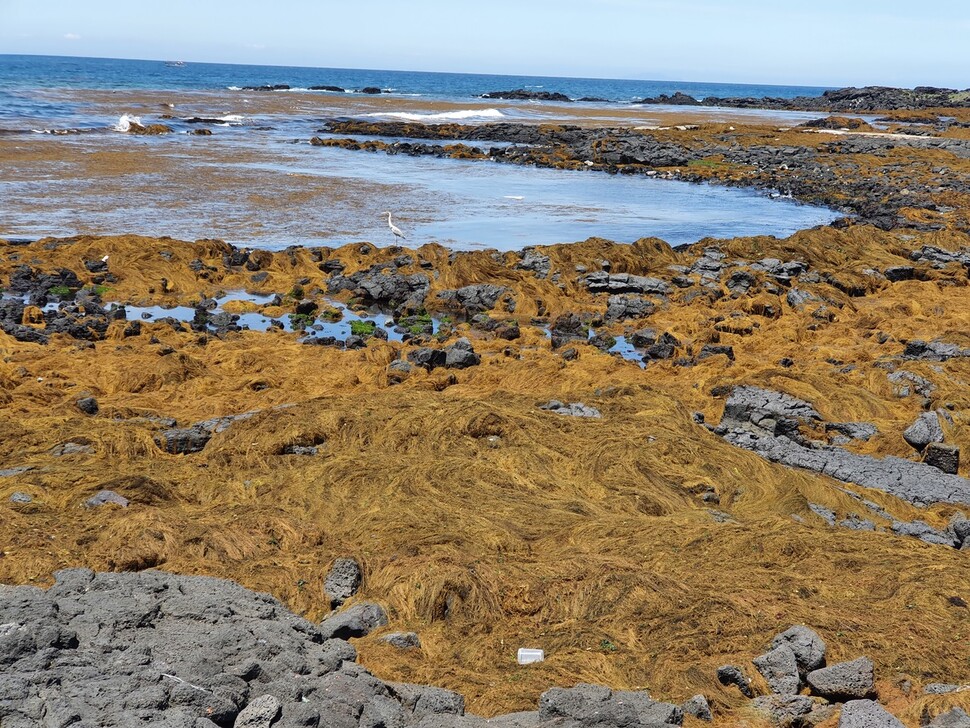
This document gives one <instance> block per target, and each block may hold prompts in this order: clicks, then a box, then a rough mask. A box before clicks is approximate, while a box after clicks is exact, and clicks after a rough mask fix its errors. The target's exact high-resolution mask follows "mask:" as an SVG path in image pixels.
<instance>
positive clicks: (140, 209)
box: [0, 55, 836, 250]
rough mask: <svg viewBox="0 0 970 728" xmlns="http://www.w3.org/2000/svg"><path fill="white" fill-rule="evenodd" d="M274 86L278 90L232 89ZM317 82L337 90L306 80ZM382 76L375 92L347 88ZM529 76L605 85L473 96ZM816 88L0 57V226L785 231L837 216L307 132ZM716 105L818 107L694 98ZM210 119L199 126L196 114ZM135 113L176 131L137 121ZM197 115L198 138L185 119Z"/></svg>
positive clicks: (248, 233) (736, 192)
mask: <svg viewBox="0 0 970 728" xmlns="http://www.w3.org/2000/svg"><path fill="white" fill-rule="evenodd" d="M277 85H286V86H289V87H290V88H289V89H286V90H282V89H281V90H277V91H263V90H251V89H246V88H245V87H247V86H248V87H260V86H277ZM312 86H328V87H333V88H337V89H340V90H337V91H310V90H309V89H310V87H312ZM368 87H372V88H377V89H380V90H381V91H382V93H378V94H368V93H361V89H364V88H368ZM518 88H524V89H527V90H533V91H549V92H557V93H562V94H565V95H567V96H568V97H570V98H573V99H581V98H587V99H592V98H596V99H602V100H601V101H585V102H575V103H547V102H541V101H499V100H494V99H482V98H480V96H481V95H482V94H484V93H487V92H491V91H503V90H510V89H518ZM824 90H825V89H824V88H814V87H801V86H756V85H739V84H719V83H699V82H668V81H632V80H617V79H582V78H551V77H532V76H494V75H480V74H457V73H421V72H409V71H381V70H359V69H332V68H300V67H283V66H247V65H233V64H214V63H184V64H176V63H175V61H174V59H173V61H169V62H164V61H143V60H118V59H96V58H64V57H48V56H11V55H0V153H2V156H0V164H2V165H3V168H4V174H3V178H2V179H0V194H2V198H0V235H2V236H6V237H17V238H31V237H40V236H45V235H76V234H111V233H123V232H132V233H142V234H150V235H170V236H173V237H179V238H185V239H197V238H202V237H219V238H222V239H225V240H227V241H229V242H233V243H235V244H239V245H248V246H254V247H266V248H274V249H275V248H281V247H285V246H286V245H292V244H304V245H339V244H343V243H347V242H357V241H361V240H367V241H370V242H373V243H375V244H377V245H387V244H392V243H393V238H392V236H390V235H389V231H388V229H387V227H386V222H385V220H384V219H383V217H382V216H381V212H382V211H384V210H386V209H392V210H393V211H394V213H395V219H396V220H397V221H398V224H399V225H401V226H402V227H404V228H405V231H406V232H407V233H408V234H409V244H413V245H420V244H422V243H424V242H430V241H434V242H439V243H441V244H443V245H446V246H449V247H452V248H454V249H469V248H483V247H494V248H498V249H505V250H508V249H519V248H521V247H524V246H526V245H534V244H549V243H556V242H572V241H576V240H582V239H585V238H586V237H590V236H599V237H606V238H609V239H613V240H616V241H619V242H632V241H634V240H636V239H638V238H641V237H647V236H656V237H661V238H663V239H665V240H667V241H668V242H670V243H672V244H684V243H689V242H694V241H696V240H699V239H701V238H703V237H707V236H714V237H733V236H735V235H755V234H775V235H787V234H790V233H792V232H794V231H796V230H798V229H801V228H804V227H810V226H812V225H815V224H821V223H824V222H828V221H829V220H831V219H832V218H833V217H835V216H836V215H835V213H834V212H832V211H829V210H823V209H819V208H813V207H809V206H805V205H800V204H798V203H796V202H794V201H791V200H785V199H770V197H769V196H768V195H767V194H764V193H760V192H756V191H752V190H740V189H729V188H724V187H715V186H709V185H691V184H687V183H682V182H675V181H660V180H652V179H647V178H639V177H629V176H608V175H604V174H602V173H577V172H562V171H557V170H539V169H533V168H512V167H510V166H508V165H498V164H492V163H488V162H478V161H469V160H452V159H436V158H414V157H407V156H404V155H399V156H393V157H389V156H386V155H384V154H377V155H375V154H368V153H364V152H354V151H347V150H343V149H332V148H319V147H311V146H310V145H309V139H310V138H311V137H312V136H315V135H319V134H320V132H319V130H320V127H321V126H322V125H323V124H324V123H325V122H326V121H327V120H328V119H333V118H348V117H351V118H370V119H376V120H412V121H423V122H427V123H436V122H447V121H454V122H461V123H471V124H475V123H488V122H495V121H514V122H525V123H539V122H553V121H554V122H566V123H569V122H576V123H587V124H589V123H595V124H604V125H606V124H623V125H646V126H649V125H651V124H656V123H659V122H658V114H662V113H664V112H677V113H679V112H680V111H681V110H679V109H677V108H676V107H673V108H671V109H664V108H663V107H655V106H643V105H639V104H636V103H635V102H636V101H637V100H638V99H641V98H643V97H647V96H656V95H658V94H662V93H665V94H672V93H675V92H677V91H682V92H684V93H688V94H691V95H694V96H697V97H704V96H711V95H714V96H722V97H726V96H766V95H767V96H780V97H793V96H799V95H817V94H821V93H822V92H823V91H824ZM692 113H701V114H706V115H707V116H706V117H705V118H709V119H711V120H713V121H717V120H722V119H747V118H756V119H757V118H758V117H763V119H771V120H773V121H779V122H783V123H787V124H796V123H800V122H801V121H804V120H807V119H810V118H815V117H817V115H815V114H807V113H801V112H759V111H752V110H736V109H731V110H718V109H703V110H700V111H699V112H696V111H692ZM200 118H203V119H205V120H206V121H205V123H204V124H200V123H199V121H198V119H200ZM132 120H140V121H141V122H142V123H145V124H148V123H164V124H166V125H167V126H169V127H170V128H172V129H173V130H174V132H175V133H173V134H166V135H162V136H158V137H134V136H132V135H129V134H125V133H123V132H124V130H125V128H126V127H127V124H128V123H130V121H132ZM201 126H205V127H206V128H207V129H208V130H209V131H211V136H206V137H200V136H197V135H195V134H193V132H195V131H196V130H197V129H199V128H200V127H201Z"/></svg>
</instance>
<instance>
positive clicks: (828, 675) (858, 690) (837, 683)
mask: <svg viewBox="0 0 970 728" xmlns="http://www.w3.org/2000/svg"><path fill="white" fill-rule="evenodd" d="M805 681H806V682H807V683H808V685H809V687H811V689H812V693H814V694H815V695H821V696H822V697H823V698H829V699H833V700H844V699H852V698H866V697H869V696H870V695H872V694H873V692H874V691H875V687H876V686H875V676H874V671H873V665H872V660H870V659H869V658H868V657H858V658H856V659H855V660H850V661H848V662H840V663H838V664H836V665H832V666H831V667H823V668H821V669H819V670H813V671H812V672H810V673H808V675H807V676H806V678H805Z"/></svg>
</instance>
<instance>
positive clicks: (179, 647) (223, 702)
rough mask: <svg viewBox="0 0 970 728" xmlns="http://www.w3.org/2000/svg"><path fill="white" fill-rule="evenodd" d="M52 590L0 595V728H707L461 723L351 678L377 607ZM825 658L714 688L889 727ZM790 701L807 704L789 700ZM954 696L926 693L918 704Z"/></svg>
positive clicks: (598, 691) (860, 668)
mask: <svg viewBox="0 0 970 728" xmlns="http://www.w3.org/2000/svg"><path fill="white" fill-rule="evenodd" d="M347 564H350V565H356V562H354V561H353V560H350V559H343V560H342V561H341V562H338V563H337V564H335V565H334V568H333V569H332V570H331V572H330V575H329V576H328V579H327V585H328V586H329V587H331V590H332V589H333V587H334V586H335V584H336V582H339V581H340V577H339V574H340V573H341V572H344V573H345V572H346V568H347ZM335 572H336V573H337V574H338V577H337V578H336V579H334V578H333V577H334V574H335ZM54 576H55V582H54V585H53V586H52V587H51V588H50V589H48V590H46V591H45V590H42V589H38V588H36V587H31V586H22V587H6V586H0V614H2V615H3V617H4V620H5V622H4V624H2V625H0V646H2V648H3V652H2V654H3V660H2V663H0V664H2V667H0V722H2V725H3V726H4V728H27V727H28V726H37V725H45V726H47V725H58V726H77V728H86V727H87V726H91V727H92V728H93V727H94V726H100V727H102V728H111V727H114V726H130V725H135V724H139V725H140V724H144V723H149V724H151V725H164V726H171V727H172V728H177V727H181V726H184V727H185V728H206V727H207V726H209V727H211V726H221V727H223V728H272V727H275V728H298V727H303V728H317V727H318V726H341V727H345V728H358V727H359V728H379V727H381V726H383V727H385V728H390V727H391V726H394V727H402V728H403V727H404V726H420V727H421V728H487V727H489V726H494V727H496V728H538V727H540V726H558V727H560V728H592V727H594V726H626V727H627V728H663V726H681V725H683V724H684V720H685V716H691V718H693V719H695V720H697V721H701V722H703V721H711V720H712V719H713V718H714V714H713V713H712V711H711V707H710V705H709V703H708V700H707V698H706V697H705V696H704V695H700V694H698V695H694V696H693V697H690V698H688V699H686V700H684V702H683V703H682V704H676V703H669V702H663V701H659V700H656V699H654V698H652V697H651V695H650V693H649V692H648V691H646V690H611V689H610V688H608V687H605V686H597V685H590V684H578V685H576V686H574V687H569V688H560V687H554V688H551V689H549V690H546V691H545V692H543V693H542V695H541V696H540V698H539V701H538V706H537V709H535V710H531V711H520V712H517V713H511V714H506V715H499V716H496V717H493V718H490V719H484V718H480V717H478V716H475V715H472V714H470V713H466V712H465V700H464V698H463V697H462V696H461V695H460V694H458V693H456V692H453V691H450V690H444V689H441V688H435V687H426V686H420V685H412V684H406V683H393V682H385V681H383V680H380V679H378V678H377V677H375V676H374V675H373V674H372V673H371V672H369V671H368V670H367V669H366V668H364V667H362V666H361V665H360V664H358V662H357V651H356V650H355V648H354V646H353V645H352V644H351V642H350V641H349V640H352V639H355V638H360V637H363V636H365V635H367V634H368V633H370V632H372V631H374V630H381V628H382V627H384V626H386V625H387V616H386V615H385V613H384V610H383V609H382V608H381V607H380V606H379V605H376V604H369V603H366V602H357V603H355V605H354V606H352V607H349V608H347V609H344V610H343V611H341V612H338V613H335V614H334V615H332V616H330V617H329V618H327V619H325V620H324V621H323V622H322V623H321V624H319V625H317V624H314V623H312V622H310V621H307V620H305V619H303V618H301V617H299V616H297V615H295V614H293V613H291V612H290V611H289V610H287V609H286V608H285V607H284V605H283V604H281V603H280V602H279V601H277V600H276V599H274V598H273V597H271V596H269V595H267V594H259V593H255V592H252V591H249V590H246V589H243V588H242V587H240V586H238V585H236V584H233V583H232V582H229V581H225V580H222V579H213V578H210V577H200V576H176V575H173V574H166V573H164V572H159V571H143V572H141V573H129V574H124V573H122V574H114V573H99V574H96V573H94V572H92V571H90V570H87V569H71V570H66V571H59V572H57V573H56V574H55V575H54ZM358 579H359V572H358ZM343 586H346V584H345V585H343ZM355 591H356V588H355V587H353V588H351V589H345V590H343V591H342V594H345V595H346V596H347V597H352V596H353V593H354V592H355ZM383 639H384V640H385V641H388V642H389V643H391V644H394V645H396V648H397V649H420V642H419V641H417V640H416V639H411V640H409V641H405V642H402V641H401V640H400V639H399V635H396V634H388V635H386V636H385V637H384V638H383ZM395 640H397V641H395ZM415 643H417V646H415ZM397 645H400V646H397ZM826 651H827V650H826V644H825V642H824V641H823V640H822V638H821V637H820V636H819V635H818V634H817V633H816V632H814V631H813V630H811V629H809V628H807V627H804V626H794V627H791V628H790V629H788V630H786V631H784V632H782V633H780V634H778V635H776V636H775V637H774V638H773V640H772V641H771V645H770V649H769V650H768V651H767V652H765V653H764V654H762V655H761V656H759V657H755V658H754V659H753V660H752V661H751V662H752V664H753V666H754V668H755V670H756V671H757V672H758V673H760V675H761V677H762V678H763V682H760V681H759V682H757V683H755V682H753V681H752V678H751V677H749V676H748V674H747V671H746V670H745V669H744V668H743V667H740V666H737V665H723V666H721V667H719V668H718V669H717V679H718V681H719V682H720V683H721V684H722V685H725V686H729V687H732V688H736V689H737V690H738V691H740V693H742V694H743V695H744V696H745V697H746V698H749V699H751V710H752V712H753V713H755V714H761V715H762V716H764V717H766V718H768V719H770V720H771V722H772V723H773V724H775V725H785V726H803V727H807V726H815V725H818V724H820V723H822V722H823V721H825V720H827V719H829V718H831V717H833V716H834V715H836V714H838V715H839V722H838V726H840V728H855V727H856V726H867V727H869V728H902V727H903V723H901V722H900V721H899V720H898V719H896V718H895V717H893V716H892V715H891V714H890V713H889V712H888V711H886V709H885V708H883V707H882V706H881V705H880V704H879V703H878V702H877V701H875V700H874V698H875V697H876V696H877V692H878V691H877V688H876V680H875V676H874V666H873V663H872V661H871V660H869V659H868V658H867V657H859V658H857V659H854V660H850V661H843V662H840V663H837V664H831V665H827V662H826ZM519 669H521V670H528V669H530V668H529V667H528V666H523V667H520V668H519ZM803 687H804V688H806V689H807V694H800V690H801V689H802V688H803ZM907 689H908V690H909V691H912V690H913V689H914V688H913V686H912V685H910V686H909V687H908V688H907ZM968 689H970V686H961V685H958V684H947V683H934V684H930V685H926V686H925V687H924V688H923V692H924V693H925V694H929V695H948V694H952V693H957V692H959V691H966V690H968ZM756 690H757V692H758V693H759V694H758V695H757V697H756V694H755V691H756ZM922 725H924V726H928V727H929V728H962V727H964V726H967V725H970V715H968V714H967V713H966V712H965V711H964V710H962V709H961V708H951V709H950V710H945V711H940V712H939V713H938V714H937V715H935V716H933V717H928V719H927V720H926V721H924V722H923V723H922Z"/></svg>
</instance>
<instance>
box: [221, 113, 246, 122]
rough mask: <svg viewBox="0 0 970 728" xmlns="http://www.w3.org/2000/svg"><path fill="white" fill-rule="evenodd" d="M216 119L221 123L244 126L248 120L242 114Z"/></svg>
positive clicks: (227, 115)
mask: <svg viewBox="0 0 970 728" xmlns="http://www.w3.org/2000/svg"><path fill="white" fill-rule="evenodd" d="M215 118H217V119H218V120H219V121H224V122H226V123H227V124H242V123H243V121H244V120H245V119H246V117H245V116H243V115H242V114H226V115H225V116H217V117H215Z"/></svg>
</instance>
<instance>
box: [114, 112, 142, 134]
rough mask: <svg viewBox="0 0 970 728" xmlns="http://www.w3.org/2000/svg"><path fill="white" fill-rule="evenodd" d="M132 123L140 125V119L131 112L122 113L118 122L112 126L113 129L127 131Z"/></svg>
mask: <svg viewBox="0 0 970 728" xmlns="http://www.w3.org/2000/svg"><path fill="white" fill-rule="evenodd" d="M132 124H137V125H138V126H141V119H140V118H139V117H137V116H134V115H133V114H122V115H121V118H120V119H118V123H117V124H115V125H114V126H113V127H112V128H113V129H114V130H115V131H129V130H130V129H131V125H132Z"/></svg>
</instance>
